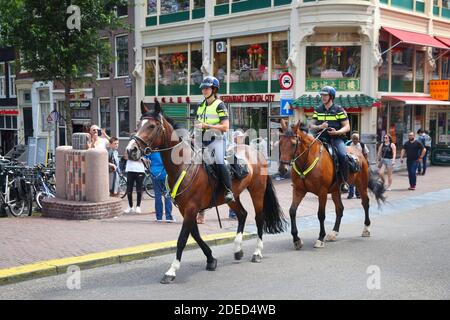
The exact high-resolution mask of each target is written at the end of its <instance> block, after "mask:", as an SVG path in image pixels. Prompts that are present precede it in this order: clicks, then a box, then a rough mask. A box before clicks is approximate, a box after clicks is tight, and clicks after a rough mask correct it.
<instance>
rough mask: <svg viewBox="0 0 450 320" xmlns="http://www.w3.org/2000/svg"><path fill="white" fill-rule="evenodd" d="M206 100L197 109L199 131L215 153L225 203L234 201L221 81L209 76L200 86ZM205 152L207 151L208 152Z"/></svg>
mask: <svg viewBox="0 0 450 320" xmlns="http://www.w3.org/2000/svg"><path fill="white" fill-rule="evenodd" d="M200 89H202V94H203V96H204V97H205V100H204V101H203V102H202V103H201V104H200V105H199V106H198V108H197V120H198V123H196V124H195V127H196V128H197V129H201V130H202V132H203V133H204V135H203V143H204V144H205V145H206V146H207V147H206V150H207V152H209V153H210V154H212V152H213V151H214V160H215V163H216V166H217V168H218V172H219V174H220V178H221V180H222V183H223V185H224V187H225V203H228V202H230V201H233V200H234V197H233V192H232V191H231V176H230V172H229V170H228V168H227V166H226V165H225V163H224V157H225V149H226V139H225V138H224V137H223V134H224V133H226V132H227V131H228V130H229V127H230V122H229V120H228V111H227V108H226V107H225V104H224V103H223V102H222V101H221V100H220V99H218V98H217V94H218V91H219V80H217V78H215V77H211V76H208V77H206V78H205V79H203V82H202V83H201V85H200ZM206 150H205V151H206Z"/></svg>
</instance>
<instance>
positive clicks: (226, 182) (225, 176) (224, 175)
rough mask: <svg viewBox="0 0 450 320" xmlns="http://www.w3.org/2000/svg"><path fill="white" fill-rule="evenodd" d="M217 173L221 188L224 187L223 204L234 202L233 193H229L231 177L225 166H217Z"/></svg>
mask: <svg viewBox="0 0 450 320" xmlns="http://www.w3.org/2000/svg"><path fill="white" fill-rule="evenodd" d="M217 168H218V171H219V173H220V178H221V180H222V183H223V186H224V187H225V198H224V200H225V203H228V202H231V201H234V197H233V191H231V176H230V171H229V170H228V168H227V166H226V165H225V164H217Z"/></svg>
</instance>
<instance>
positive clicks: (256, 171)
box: [127, 102, 286, 284]
mask: <svg viewBox="0 0 450 320" xmlns="http://www.w3.org/2000/svg"><path fill="white" fill-rule="evenodd" d="M141 109H142V110H141V111H142V118H141V121H140V124H139V126H138V131H137V133H136V134H135V135H134V136H133V137H132V139H131V140H130V143H129V144H128V146H127V152H128V155H129V157H130V158H131V159H139V158H140V157H141V156H142V154H148V153H149V152H158V151H159V152H161V158H162V160H163V164H164V168H165V169H166V171H167V176H168V185H169V188H170V189H171V190H173V188H174V186H176V185H178V186H177V187H175V188H176V189H177V190H178V191H176V194H172V195H173V198H174V201H175V203H176V205H177V206H178V208H179V210H180V212H181V215H182V216H183V225H182V228H181V232H180V234H179V237H178V242H177V253H176V258H175V260H174V261H173V263H172V265H171V267H170V268H169V270H168V271H167V272H166V273H165V275H164V277H163V278H162V280H161V283H164V284H166V283H171V282H173V280H174V279H175V277H176V271H177V270H178V269H179V268H180V261H181V255H182V253H183V250H184V248H185V246H186V242H187V240H188V237H189V234H191V235H192V238H194V239H195V241H196V242H197V244H198V245H199V246H200V248H201V249H202V251H203V253H204V254H205V256H206V261H207V264H206V269H207V270H210V271H214V270H215V269H216V266H217V260H216V259H215V258H214V257H213V255H212V251H211V249H210V248H209V246H208V245H207V244H206V243H205V242H204V241H203V240H202V238H201V236H200V233H199V229H198V225H197V220H196V216H197V213H198V212H199V211H201V210H203V209H206V208H208V207H210V206H211V203H212V202H213V196H214V190H215V189H217V188H221V184H220V182H218V181H217V180H216V179H212V178H211V177H210V176H209V175H208V173H207V171H206V169H205V167H204V164H203V162H202V161H197V160H198V159H199V157H200V160H201V156H202V155H201V152H199V153H196V155H195V156H194V157H192V156H191V155H192V152H193V151H192V148H191V143H190V141H186V140H185V139H181V138H180V135H178V133H177V131H175V129H174V127H173V126H172V123H173V122H172V121H171V120H170V119H169V118H165V117H164V116H163V115H162V114H161V110H160V106H159V103H158V102H156V103H155V110H154V111H153V112H149V110H148V109H147V108H146V107H145V106H144V104H143V103H141ZM244 149H245V152H243V154H242V153H241V156H242V157H244V158H245V161H246V162H247V165H248V168H249V174H248V175H247V176H246V177H245V178H243V179H242V180H236V179H233V181H232V191H233V194H234V198H235V201H233V202H231V203H229V204H228V205H229V206H230V208H231V209H233V210H234V211H235V212H236V213H237V218H238V228H237V234H236V238H235V240H234V245H235V246H234V257H235V259H236V260H240V259H241V258H242V256H243V251H242V248H241V243H242V235H243V232H244V225H245V220H246V218H247V211H246V210H245V209H244V207H243V206H242V203H241V202H240V200H239V195H240V194H241V193H242V191H244V190H245V189H247V190H248V191H249V193H250V196H251V198H252V202H253V206H254V208H255V214H256V216H255V220H256V225H257V228H258V239H257V244H256V250H255V251H254V253H253V257H252V262H260V261H261V258H262V249H263V242H262V235H263V231H265V232H267V233H280V232H283V231H284V228H285V224H286V221H285V220H284V217H283V212H282V210H281V208H280V205H279V203H278V200H277V197H276V194H275V190H274V188H273V185H272V181H271V179H270V177H269V176H268V175H267V172H268V164H267V161H266V160H265V159H264V157H263V156H262V154H260V153H258V152H257V151H256V150H253V149H251V148H249V147H248V146H246V147H245V148H244ZM194 153H195V152H194ZM180 158H181V159H189V161H180ZM180 176H184V178H183V179H182V180H180ZM180 181H181V183H180ZM172 192H173V191H172ZM215 203H216V205H221V204H223V203H224V194H223V192H220V193H219V194H218V195H217V197H216V199H215Z"/></svg>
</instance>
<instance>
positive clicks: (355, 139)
mask: <svg viewBox="0 0 450 320" xmlns="http://www.w3.org/2000/svg"><path fill="white" fill-rule="evenodd" d="M346 144H347V145H348V146H349V147H350V148H352V149H354V150H358V151H359V152H361V153H362V154H363V156H364V158H366V159H367V157H368V156H369V149H368V148H367V146H366V145H365V144H364V143H363V142H361V141H360V140H359V134H358V133H357V132H354V133H353V134H352V137H351V140H349V141H348V142H347V143H346ZM354 196H356V198H358V199H359V198H360V196H359V192H358V189H356V188H355V185H352V184H351V185H349V186H348V195H347V199H352V198H353V197H354Z"/></svg>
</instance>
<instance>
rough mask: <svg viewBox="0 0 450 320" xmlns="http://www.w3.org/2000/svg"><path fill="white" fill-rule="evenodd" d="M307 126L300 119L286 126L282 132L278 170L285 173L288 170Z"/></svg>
mask: <svg viewBox="0 0 450 320" xmlns="http://www.w3.org/2000/svg"><path fill="white" fill-rule="evenodd" d="M303 130H305V127H304V126H303V123H301V122H300V121H299V122H298V123H297V124H295V125H292V126H290V127H286V128H285V129H284V130H283V131H282V133H281V134H280V141H279V148H280V166H279V168H278V171H279V172H280V173H281V174H282V175H284V174H286V172H287V170H288V165H290V164H291V162H292V160H293V159H294V158H295V157H296V155H297V153H298V151H299V149H300V148H299V147H301V142H302V136H303V135H304V134H305V133H304V132H303Z"/></svg>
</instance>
